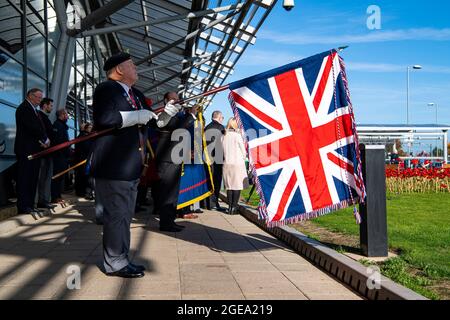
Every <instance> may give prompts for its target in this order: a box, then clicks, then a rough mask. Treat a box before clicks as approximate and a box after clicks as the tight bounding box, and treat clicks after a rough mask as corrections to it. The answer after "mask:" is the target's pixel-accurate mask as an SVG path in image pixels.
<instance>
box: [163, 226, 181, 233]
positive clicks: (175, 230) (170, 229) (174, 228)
mask: <svg viewBox="0 0 450 320" xmlns="http://www.w3.org/2000/svg"><path fill="white" fill-rule="evenodd" d="M181 230H183V229H180V228H177V227H174V226H172V227H159V231H166V232H180V231H181Z"/></svg>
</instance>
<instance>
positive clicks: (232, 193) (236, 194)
mask: <svg viewBox="0 0 450 320" xmlns="http://www.w3.org/2000/svg"><path fill="white" fill-rule="evenodd" d="M240 197H241V190H227V198H228V205H229V206H230V207H233V208H236V207H237V205H238V202H239V198H240Z"/></svg>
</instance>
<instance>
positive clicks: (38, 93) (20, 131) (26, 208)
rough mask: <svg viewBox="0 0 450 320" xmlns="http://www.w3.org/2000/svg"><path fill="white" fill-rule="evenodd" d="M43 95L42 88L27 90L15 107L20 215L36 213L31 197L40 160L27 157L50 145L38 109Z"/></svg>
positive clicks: (35, 184)
mask: <svg viewBox="0 0 450 320" xmlns="http://www.w3.org/2000/svg"><path fill="white" fill-rule="evenodd" d="M42 96H43V93H42V90H40V89H38V88H33V89H30V90H29V91H28V92H27V95H26V99H25V101H24V102H22V103H21V104H20V105H19V107H18V108H17V110H16V139H15V141H14V153H15V154H16V156H17V210H18V213H19V214H27V213H29V214H33V213H36V210H35V209H34V198H35V195H36V188H37V183H38V179H39V167H40V159H33V160H28V159H27V156H28V155H30V154H33V153H36V152H39V151H42V150H43V149H44V148H48V147H49V146H50V139H49V138H48V136H47V134H46V132H45V125H44V123H43V122H42V120H41V118H40V117H39V115H38V110H37V107H38V106H39V103H40V102H41V100H42Z"/></svg>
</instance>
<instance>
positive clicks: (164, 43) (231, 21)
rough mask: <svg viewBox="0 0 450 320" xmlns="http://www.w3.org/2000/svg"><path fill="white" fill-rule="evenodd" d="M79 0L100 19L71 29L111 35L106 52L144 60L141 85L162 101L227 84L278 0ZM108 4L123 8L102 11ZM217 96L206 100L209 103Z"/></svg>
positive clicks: (87, 34) (73, 33) (140, 69)
mask: <svg viewBox="0 0 450 320" xmlns="http://www.w3.org/2000/svg"><path fill="white" fill-rule="evenodd" d="M77 2H78V4H81V5H83V7H84V9H85V10H86V12H90V14H89V15H88V17H89V19H90V21H95V22H96V24H95V27H94V26H93V27H91V28H88V27H86V26H88V25H89V24H88V23H87V22H85V21H83V20H82V21H81V28H80V30H75V31H74V30H69V31H68V34H69V35H70V36H75V37H86V38H91V37H92V38H93V39H95V38H96V37H104V38H102V39H107V41H108V42H111V43H110V44H108V45H107V46H106V47H105V46H103V47H102V48H101V50H102V52H101V54H102V56H103V58H105V57H108V56H110V55H111V54H112V53H114V51H117V50H119V49H121V50H124V51H128V52H129V53H130V54H131V56H132V58H133V60H134V61H135V63H136V64H137V65H138V73H139V81H138V83H137V84H136V87H137V88H138V89H139V90H141V91H143V92H144V94H145V95H146V96H147V97H149V98H151V99H152V101H153V102H154V103H158V102H160V101H161V100H162V97H163V95H164V93H166V92H168V91H177V92H179V93H180V94H181V95H182V97H183V98H189V97H190V96H193V95H195V94H198V93H199V92H204V91H207V90H210V89H213V88H216V87H219V86H220V85H222V84H224V83H225V81H226V79H227V77H228V76H229V75H230V74H232V72H233V70H234V68H235V66H236V63H237V62H238V60H239V58H240V57H241V55H242V54H243V53H244V52H245V49H246V48H247V46H248V45H249V44H254V43H255V40H256V33H257V31H258V30H259V28H260V27H261V25H262V24H263V22H264V21H265V19H266V18H267V16H268V14H269V13H270V11H271V10H272V8H273V6H274V5H275V4H276V2H277V0H250V1H242V0H232V1H222V0H212V1H208V0H200V1H185V0H170V1H164V0H135V1H123V0H90V1H77ZM128 2H129V4H127V3H128ZM102 7H110V8H118V10H116V11H115V12H114V13H112V14H110V15H109V16H105V17H102V16H101V14H104V12H105V10H102V11H101V10H100V9H102ZM96 14H98V15H100V16H98V15H96ZM100 18H102V20H101V19H100ZM99 20H101V21H100V22H99ZM91 24H92V23H91ZM114 42H116V43H114ZM92 43H95V40H94V41H92ZM111 48H112V49H111ZM114 48H116V49H115V50H114ZM212 98H213V96H210V97H207V98H205V99H204V100H203V101H201V103H202V104H203V106H204V107H205V108H206V107H207V106H208V104H209V103H210V102H211V100H212ZM192 103H195V101H194V102H192Z"/></svg>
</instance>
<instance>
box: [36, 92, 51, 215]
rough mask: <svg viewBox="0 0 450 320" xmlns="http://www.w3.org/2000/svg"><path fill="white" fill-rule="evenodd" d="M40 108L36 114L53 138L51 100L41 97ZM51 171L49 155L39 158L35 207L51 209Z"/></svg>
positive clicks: (46, 131) (48, 135)
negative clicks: (50, 117) (39, 165)
mask: <svg viewBox="0 0 450 320" xmlns="http://www.w3.org/2000/svg"><path fill="white" fill-rule="evenodd" d="M39 107H40V110H38V116H39V117H40V119H41V121H42V123H43V124H44V127H45V133H46V135H47V137H48V138H49V139H50V141H51V140H53V138H52V135H53V126H52V122H51V121H50V119H49V116H50V113H51V112H52V110H53V100H52V99H50V98H44V99H42V101H41V103H40V104H39ZM52 173H53V160H52V156H51V155H47V156H44V157H42V158H41V167H40V170H39V182H38V189H37V190H38V192H37V199H36V200H37V205H36V207H37V208H44V209H53V208H54V207H55V205H54V204H51V203H50V201H51V198H50V196H51V194H50V189H51V185H52Z"/></svg>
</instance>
